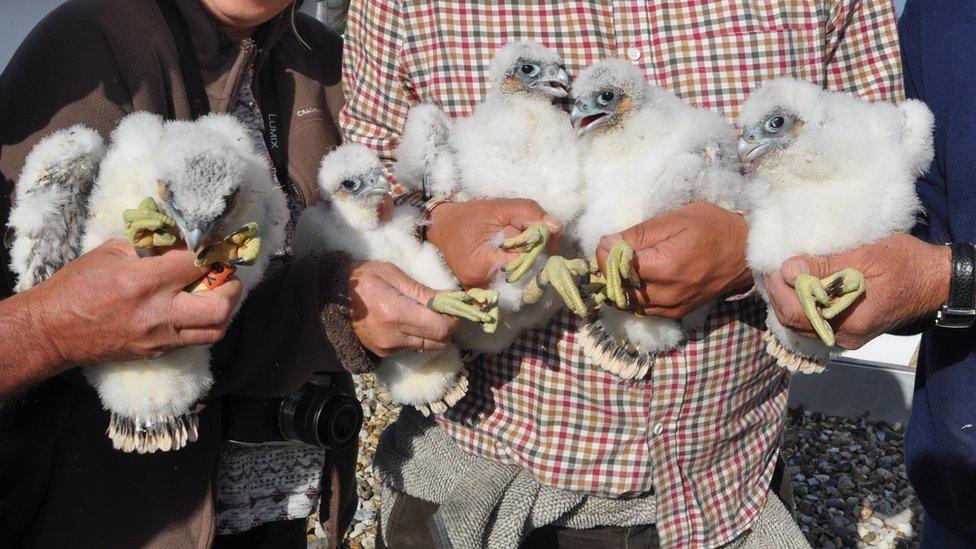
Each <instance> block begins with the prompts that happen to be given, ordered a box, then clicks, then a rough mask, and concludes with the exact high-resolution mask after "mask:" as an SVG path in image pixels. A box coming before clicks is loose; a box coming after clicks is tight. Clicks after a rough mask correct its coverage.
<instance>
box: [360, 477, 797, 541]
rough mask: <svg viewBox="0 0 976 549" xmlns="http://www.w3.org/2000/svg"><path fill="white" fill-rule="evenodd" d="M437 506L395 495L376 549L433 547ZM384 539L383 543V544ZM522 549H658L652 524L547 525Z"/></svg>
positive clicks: (776, 484) (785, 488) (780, 486)
mask: <svg viewBox="0 0 976 549" xmlns="http://www.w3.org/2000/svg"><path fill="white" fill-rule="evenodd" d="M785 469H786V467H785V464H784V463H783V461H782V460H779V461H777V462H776V470H775V471H774V473H773V478H772V480H771V482H770V485H769V490H770V492H772V493H774V494H776V495H777V496H778V497H779V498H780V500H782V501H783V504H784V505H786V508H787V509H790V510H792V509H793V487H792V485H791V484H790V479H789V478H788V477H787V476H786V475H785ZM437 507H438V506H437V504H436V503H431V502H429V501H424V500H422V499H419V498H415V497H413V496H411V495H409V494H398V495H397V498H396V501H395V502H394V503H393V508H392V510H391V511H390V519H389V521H388V524H387V532H385V533H384V532H382V531H381V529H380V528H377V532H376V547H377V549H381V548H382V549H386V548H389V549H429V548H431V547H435V546H436V543H435V541H434V536H433V535H432V534H431V530H430V528H431V526H430V525H431V524H432V522H433V517H434V513H436V512H437ZM384 538H385V542H384ZM521 547H522V548H525V549H589V548H591V547H601V548H606V549H637V548H640V549H658V548H659V547H660V539H659V538H658V534H657V528H655V527H654V525H653V524H648V525H644V526H634V527H618V526H601V527H597V528H589V529H586V530H576V529H573V528H564V527H559V526H546V527H543V528H539V529H538V530H534V531H532V532H531V533H530V534H529V535H528V536H527V537H526V538H525V539H524V540H523V541H522V544H521Z"/></svg>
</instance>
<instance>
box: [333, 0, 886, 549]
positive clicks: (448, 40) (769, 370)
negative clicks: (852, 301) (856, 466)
mask: <svg viewBox="0 0 976 549" xmlns="http://www.w3.org/2000/svg"><path fill="white" fill-rule="evenodd" d="M346 38H347V41H346V50H345V71H344V72H345V74H344V78H345V81H346V93H347V105H346V107H345V109H344V111H343V114H342V119H341V123H342V125H343V127H344V131H345V133H346V137H347V138H348V139H350V140H352V141H356V142H360V143H364V144H366V145H368V146H370V147H372V148H374V149H375V150H376V151H378V152H379V154H380V155H381V157H383V159H384V160H385V161H387V162H390V161H392V160H393V155H394V152H395V150H396V146H397V140H398V135H399V132H400V130H401V128H402V126H403V123H404V120H405V119H406V115H407V111H408V109H409V107H410V106H412V105H414V104H417V103H420V102H431V103H436V104H438V105H440V106H441V107H442V108H443V109H445V111H447V112H448V113H449V114H451V115H452V116H464V115H466V114H468V113H470V112H471V110H472V109H473V108H474V107H475V105H476V104H477V103H478V102H479V101H480V100H481V99H482V98H483V97H484V95H485V93H486V91H487V86H488V80H489V79H488V63H489V61H490V59H491V56H492V54H493V52H494V51H495V50H496V49H497V48H498V47H500V46H502V45H504V44H505V43H507V42H508V41H511V40H514V39H530V40H536V41H539V42H542V43H543V44H545V45H547V46H549V47H551V48H554V49H556V50H557V51H559V52H560V53H561V54H562V56H563V58H564V60H565V64H566V67H567V69H569V70H570V72H571V73H574V74H575V73H578V72H579V71H580V70H581V69H582V68H584V67H585V66H587V65H588V64H590V63H593V62H594V61H597V60H599V59H601V58H607V57H619V58H624V59H629V60H630V61H631V62H633V63H635V64H636V65H638V66H639V67H641V68H642V69H644V71H645V73H646V75H647V77H648V78H649V79H650V80H651V81H652V82H655V83H656V84H658V85H659V86H662V87H665V88H669V89H671V90H673V91H674V92H675V93H677V94H678V95H679V96H680V97H682V98H683V99H685V100H686V101H688V102H690V103H692V104H694V105H698V106H701V107H705V108H709V109H713V110H715V111H717V112H720V113H724V114H726V115H727V116H729V117H732V118H733V119H734V117H735V116H736V115H737V113H738V108H739V105H740V104H741V102H742V101H743V100H744V99H745V97H746V96H747V95H748V94H749V92H750V91H751V90H752V89H754V88H755V87H756V86H758V85H759V84H760V83H762V82H763V81H764V80H767V79H770V78H773V77H776V76H782V75H792V76H795V77H797V78H802V79H806V80H810V81H813V82H817V83H819V84H821V85H823V86H824V87H826V88H829V89H833V90H844V91H848V92H851V93H854V94H857V95H859V96H861V97H864V98H868V99H876V100H900V99H901V98H902V95H903V89H902V84H901V79H902V75H901V66H900V61H899V52H898V44H897V33H896V29H895V13H894V7H893V5H892V4H891V3H890V2H889V1H887V0H809V1H801V0H786V1H776V2H773V1H769V0H728V1H711V2H705V1H701V0H669V1H580V0H561V1H529V2H527V1H509V0H506V1H498V0H496V1H492V2H463V1H452V0H428V1H423V2H420V1H394V0H360V1H356V0H354V1H353V2H352V7H351V10H350V14H349V22H348V30H347V37H346ZM580 326H581V324H580V321H579V320H577V319H575V318H574V317H573V316H572V315H571V314H569V313H562V314H560V315H558V316H557V317H556V318H555V319H553V321H552V322H550V323H549V324H547V325H545V326H542V327H539V328H537V329H534V330H530V331H527V332H525V333H524V334H522V336H521V337H520V338H519V339H518V340H517V341H516V342H515V344H514V345H513V346H512V347H511V349H509V350H508V351H507V352H505V353H503V354H501V355H499V356H494V357H483V358H480V359H478V361H477V363H476V364H474V365H471V366H469V368H468V370H469V372H470V382H471V384H470V388H469V390H468V395H467V396H466V397H465V398H464V399H463V400H462V401H461V402H460V403H458V404H457V405H455V406H454V407H453V408H452V409H450V410H448V412H447V413H446V414H444V415H443V416H440V417H438V422H439V424H440V425H441V426H442V427H443V428H444V429H445V430H446V431H447V432H448V433H449V434H450V435H451V436H452V437H453V438H454V439H455V440H456V441H457V443H458V445H459V447H460V448H461V449H462V450H464V451H465V452H468V453H471V454H475V455H478V456H481V457H484V458H485V459H489V460H492V461H495V462H498V463H503V464H511V465H517V466H520V467H523V468H525V469H527V470H529V471H531V472H532V473H533V475H534V476H535V477H536V478H537V479H538V480H539V481H540V482H541V483H543V484H545V485H549V486H552V487H555V488H559V489H564V490H571V491H577V492H584V493H588V494H593V495H599V496H603V497H616V498H627V497H634V496H638V495H642V494H649V493H653V494H654V495H655V498H656V501H657V517H656V525H657V528H658V530H659V533H660V535H661V540H662V543H663V544H664V545H666V546H681V547H689V546H718V545H721V544H724V543H726V542H729V541H730V540H732V539H734V538H735V537H736V536H738V535H739V534H741V533H743V532H744V531H745V530H747V529H748V528H749V527H751V525H752V524H753V522H754V519H755V517H756V515H757V513H758V512H759V510H760V509H761V508H762V506H763V503H764V502H765V498H766V495H767V491H768V485H769V481H770V477H771V475H772V470H773V467H774V463H775V459H776V456H777V452H778V446H779V440H780V435H781V433H782V430H783V426H784V409H785V406H786V398H787V392H788V379H787V376H786V374H785V372H784V370H782V369H781V368H778V367H776V366H774V365H773V363H772V361H771V360H770V359H769V358H768V357H767V356H765V355H764V352H763V347H764V346H763V342H762V339H761V334H762V331H763V329H764V321H763V307H762V306H761V304H760V303H758V302H757V300H756V298H754V297H751V298H745V299H741V300H738V301H726V302H722V303H719V304H718V305H716V307H715V309H714V310H713V311H712V313H711V316H710V317H709V320H708V323H707V325H706V326H705V327H704V328H703V329H702V330H699V331H697V332H695V333H693V334H691V337H690V339H689V341H688V343H687V344H686V345H684V346H683V347H681V348H679V349H677V350H676V351H674V352H672V353H671V354H669V355H667V356H663V357H661V358H660V359H659V360H658V361H657V362H656V364H655V365H654V367H653V368H652V370H651V372H650V373H649V374H648V376H647V378H646V379H643V380H641V381H639V382H636V383H631V382H624V381H621V380H619V379H617V378H615V377H614V376H612V375H610V374H608V373H605V372H603V371H602V370H601V369H600V368H599V367H595V366H594V365H592V364H590V363H589V362H588V361H587V359H586V358H585V357H584V356H583V354H582V353H581V350H580V345H579V343H580V340H579V329H580Z"/></svg>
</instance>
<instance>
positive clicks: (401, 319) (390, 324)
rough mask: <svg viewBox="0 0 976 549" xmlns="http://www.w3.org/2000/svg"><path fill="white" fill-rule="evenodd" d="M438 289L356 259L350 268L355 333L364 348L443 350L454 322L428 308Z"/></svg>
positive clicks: (393, 268)
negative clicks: (358, 261) (357, 261)
mask: <svg viewBox="0 0 976 549" xmlns="http://www.w3.org/2000/svg"><path fill="white" fill-rule="evenodd" d="M437 293H438V292H436V291H434V290H432V289H430V288H428V287H427V286H424V285H423V284H420V283H419V282H416V281H414V280H413V279H411V278H410V277H408V276H407V275H405V274H404V273H403V271H401V270H400V269H398V268H397V267H396V266H395V265H393V264H392V263H384V262H379V261H364V262H360V263H354V264H353V265H352V267H351V268H350V269H349V316H350V319H351V320H352V328H353V331H355V332H356V337H357V338H359V341H360V343H362V344H363V347H366V348H367V349H369V350H370V351H372V352H373V353H374V354H376V355H377V356H380V357H387V356H390V355H391V354H393V353H395V352H397V351H401V350H405V349H418V350H426V351H430V350H441V349H444V348H445V347H446V346H447V343H448V342H449V340H450V337H451V333H452V332H454V330H455V329H456V328H457V325H458V321H457V319H455V318H453V317H450V316H447V315H442V314H440V313H435V312H434V311H431V310H430V309H428V308H427V303H428V302H429V301H430V300H431V298H433V297H434V296H435V295H437Z"/></svg>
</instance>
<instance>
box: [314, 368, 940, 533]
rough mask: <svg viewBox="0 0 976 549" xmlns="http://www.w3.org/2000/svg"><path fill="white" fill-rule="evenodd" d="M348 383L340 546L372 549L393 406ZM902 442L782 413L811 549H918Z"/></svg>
mask: <svg viewBox="0 0 976 549" xmlns="http://www.w3.org/2000/svg"><path fill="white" fill-rule="evenodd" d="M356 383H357V389H358V392H359V398H360V400H361V401H362V402H363V411H364V412H365V417H366V422H365V425H364V427H363V430H362V432H361V433H360V435H361V436H360V441H361V444H360V455H359V464H358V469H357V477H358V481H359V498H360V502H359V508H358V510H357V512H356V516H355V519H354V520H353V524H352V527H351V528H350V532H349V534H348V535H347V537H346V541H347V542H348V544H349V546H350V547H352V548H354V549H359V548H362V549H373V548H374V547H375V536H376V521H377V515H378V512H379V505H380V502H379V489H378V486H379V478H378V477H376V476H375V474H374V471H373V468H372V466H371V464H372V458H373V454H374V453H375V451H376V443H377V442H378V441H379V435H380V433H381V432H382V430H383V428H384V427H386V426H387V425H388V424H389V423H391V422H392V421H393V420H395V419H396V416H397V413H398V412H399V407H398V406H397V405H395V404H393V403H392V402H391V401H390V398H389V396H388V395H387V394H385V392H383V391H381V390H379V389H378V388H376V387H374V385H373V379H372V376H369V375H366V376H362V377H359V376H357V378H356ZM903 436H904V428H903V426H902V425H901V424H897V423H896V424H894V425H889V424H887V423H885V422H872V421H870V420H869V419H868V418H867V417H857V418H838V417H829V416H823V415H822V414H817V413H810V412H809V411H804V410H802V409H791V410H790V425H789V427H788V429H787V431H786V435H785V441H784V446H783V456H784V458H785V459H786V462H787V473H788V474H789V475H790V477H791V478H792V480H793V493H794V500H795V502H796V513H795V514H796V518H797V521H798V522H799V524H800V528H801V529H802V530H803V532H804V534H806V536H807V539H808V540H809V541H810V544H811V545H812V546H813V547H815V548H818V549H820V548H822V549H835V548H839V547H871V548H873V547H879V548H894V547H898V548H901V547H918V532H919V531H920V522H921V508H920V507H919V505H918V501H917V500H916V499H915V493H914V492H913V491H912V488H911V486H909V484H908V478H907V477H906V475H905V465H904V463H903V459H904V456H903V447H902V437H903ZM324 536H325V532H324V531H323V530H322V528H321V526H319V525H318V523H317V521H316V520H314V518H313V520H311V521H310V522H309V536H308V540H309V542H310V544H309V546H310V547H316V546H323V547H324V546H325V544H324V542H323V539H322V538H323V537H324Z"/></svg>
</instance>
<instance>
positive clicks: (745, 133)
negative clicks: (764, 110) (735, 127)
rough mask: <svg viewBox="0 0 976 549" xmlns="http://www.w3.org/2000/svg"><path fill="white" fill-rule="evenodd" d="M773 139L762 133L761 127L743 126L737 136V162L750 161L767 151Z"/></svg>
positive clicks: (771, 145)
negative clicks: (739, 135) (740, 133)
mask: <svg viewBox="0 0 976 549" xmlns="http://www.w3.org/2000/svg"><path fill="white" fill-rule="evenodd" d="M774 143H775V141H774V140H773V139H772V138H770V137H765V136H764V135H763V130H762V127H752V128H744V129H743V130H742V136H741V137H739V147H738V149H739V150H738V153H739V162H742V163H747V162H752V161H754V160H756V159H758V158H759V157H761V156H762V155H764V154H766V153H767V152H769V149H771V148H772V147H773V144H774Z"/></svg>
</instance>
